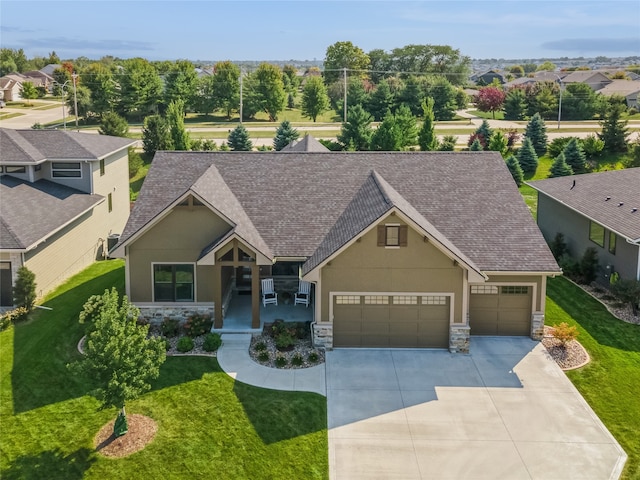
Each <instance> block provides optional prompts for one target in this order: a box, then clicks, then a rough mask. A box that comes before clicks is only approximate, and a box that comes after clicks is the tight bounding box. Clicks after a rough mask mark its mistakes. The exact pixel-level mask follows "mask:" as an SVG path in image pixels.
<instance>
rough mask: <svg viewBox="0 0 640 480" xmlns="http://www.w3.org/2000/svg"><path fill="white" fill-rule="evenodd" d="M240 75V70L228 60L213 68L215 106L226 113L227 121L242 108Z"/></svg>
mask: <svg viewBox="0 0 640 480" xmlns="http://www.w3.org/2000/svg"><path fill="white" fill-rule="evenodd" d="M240 74H241V72H240V68H239V67H238V66H237V65H235V64H233V63H231V62H230V61H228V60H227V61H224V62H218V63H216V64H215V66H214V67H213V83H212V94H213V98H214V102H213V104H214V106H215V108H219V109H221V110H223V111H224V112H225V113H226V115H227V119H231V114H232V112H233V111H234V110H237V109H238V108H239V106H240Z"/></svg>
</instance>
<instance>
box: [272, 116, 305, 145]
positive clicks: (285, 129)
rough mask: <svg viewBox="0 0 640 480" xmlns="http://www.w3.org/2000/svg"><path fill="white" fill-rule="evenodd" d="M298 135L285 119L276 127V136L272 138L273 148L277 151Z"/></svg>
mask: <svg viewBox="0 0 640 480" xmlns="http://www.w3.org/2000/svg"><path fill="white" fill-rule="evenodd" d="M299 136H300V135H299V134H298V130H296V129H295V128H293V127H292V126H291V123H290V122H289V120H285V121H283V122H282V123H281V124H280V126H279V127H278V128H277V129H276V136H275V137H274V138H273V149H274V150H275V151H276V152H279V151H280V150H282V149H283V148H284V147H286V146H287V145H289V144H290V143H291V142H293V141H294V140H297V139H298V137H299Z"/></svg>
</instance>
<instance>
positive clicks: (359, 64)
mask: <svg viewBox="0 0 640 480" xmlns="http://www.w3.org/2000/svg"><path fill="white" fill-rule="evenodd" d="M369 63H370V60H369V56H368V55H367V54H366V53H364V50H362V49H361V48H360V47H356V46H355V45H354V44H353V43H351V42H336V43H334V44H333V45H329V46H328V47H327V52H326V54H325V57H324V80H325V82H326V83H327V85H330V84H332V83H333V82H335V81H336V80H338V79H339V78H340V77H341V76H342V75H343V69H344V68H347V69H349V70H360V71H356V72H353V71H352V72H347V74H348V75H349V76H352V75H353V76H357V77H361V78H364V77H365V76H366V73H365V72H362V70H366V69H368V68H369Z"/></svg>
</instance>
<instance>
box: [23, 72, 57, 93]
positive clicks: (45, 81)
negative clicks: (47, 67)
mask: <svg viewBox="0 0 640 480" xmlns="http://www.w3.org/2000/svg"><path fill="white" fill-rule="evenodd" d="M23 75H24V76H25V77H26V80H27V81H30V82H31V83H33V85H34V86H35V87H43V88H44V89H45V90H46V91H47V92H48V93H51V90H52V88H53V84H54V79H53V77H52V76H51V75H48V74H46V73H43V72H42V71H40V70H31V71H29V72H24V74H23Z"/></svg>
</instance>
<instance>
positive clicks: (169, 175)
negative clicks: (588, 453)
mask: <svg viewBox="0 0 640 480" xmlns="http://www.w3.org/2000/svg"><path fill="white" fill-rule="evenodd" d="M488 192H490V193H489V194H488ZM112 255H113V256H117V257H122V258H125V259H126V289H127V295H128V296H129V298H130V299H131V300H132V301H133V302H134V303H135V304H136V305H138V306H139V307H141V309H143V311H146V312H153V313H149V317H150V318H163V317H164V316H166V315H179V313H178V312H180V311H183V312H193V311H197V310H198V309H208V311H209V312H211V313H213V314H214V322H215V323H214V325H215V328H216V329H220V330H221V331H224V330H225V328H227V323H226V318H228V317H229V318H233V313H232V309H233V305H234V302H236V301H241V300H243V299H244V300H245V301H246V303H245V305H246V306H247V310H246V313H244V314H243V317H242V318H243V319H246V320H243V321H246V326H245V328H261V327H262V323H261V316H260V315H261V311H263V310H264V308H274V309H275V308H278V306H277V305H273V306H271V305H268V306H266V307H265V305H263V304H262V302H261V288H260V286H261V280H264V279H273V280H274V282H273V283H274V285H275V288H276V292H277V291H278V290H280V292H282V291H287V290H286V282H293V284H294V288H295V287H297V285H298V282H299V280H304V281H308V282H310V283H311V284H312V289H311V292H312V298H311V300H312V301H311V306H310V307H309V309H310V310H311V311H312V312H313V324H312V325H313V327H312V328H313V336H314V342H315V343H316V344H322V345H325V346H328V347H331V346H335V347H410V348H415V347H436V348H448V349H450V350H451V351H454V352H465V351H468V349H469V339H470V335H526V336H531V337H533V338H540V336H541V335H542V328H543V324H544V311H545V291H546V281H547V277H549V276H554V275H557V274H560V273H561V272H560V269H559V267H558V265H557V264H556V262H555V260H554V258H553V256H552V255H551V252H550V251H549V249H548V247H547V245H546V244H545V241H544V239H543V237H542V235H541V234H540V231H539V230H538V227H537V226H536V225H535V222H534V221H533V218H532V217H531V215H530V213H529V211H528V209H527V207H526V205H525V203H524V201H523V199H522V196H521V195H520V193H519V192H518V189H517V187H516V186H515V184H514V182H513V179H512V177H511V174H510V173H509V171H508V169H507V168H506V166H505V162H504V160H503V159H502V157H501V156H500V154H498V153H495V152H307V151H304V152H272V153H268V154H266V153H260V152H158V153H157V154H156V155H155V157H154V159H153V162H152V165H151V168H150V170H149V173H148V175H147V177H146V179H145V182H144V185H143V187H142V190H141V192H140V196H139V197H138V200H137V201H136V203H135V205H134V207H133V210H132V212H131V216H130V217H129V221H128V222H127V226H126V227H125V229H124V231H123V233H122V236H121V238H120V242H119V243H118V245H117V246H116V248H115V249H113V250H112ZM294 291H295V290H294ZM280 300H282V296H281V297H280ZM299 308H304V307H299ZM243 311H244V310H243ZM249 312H250V313H249ZM236 318H237V317H236ZM232 325H233V324H232ZM229 328H237V327H233V326H229Z"/></svg>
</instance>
